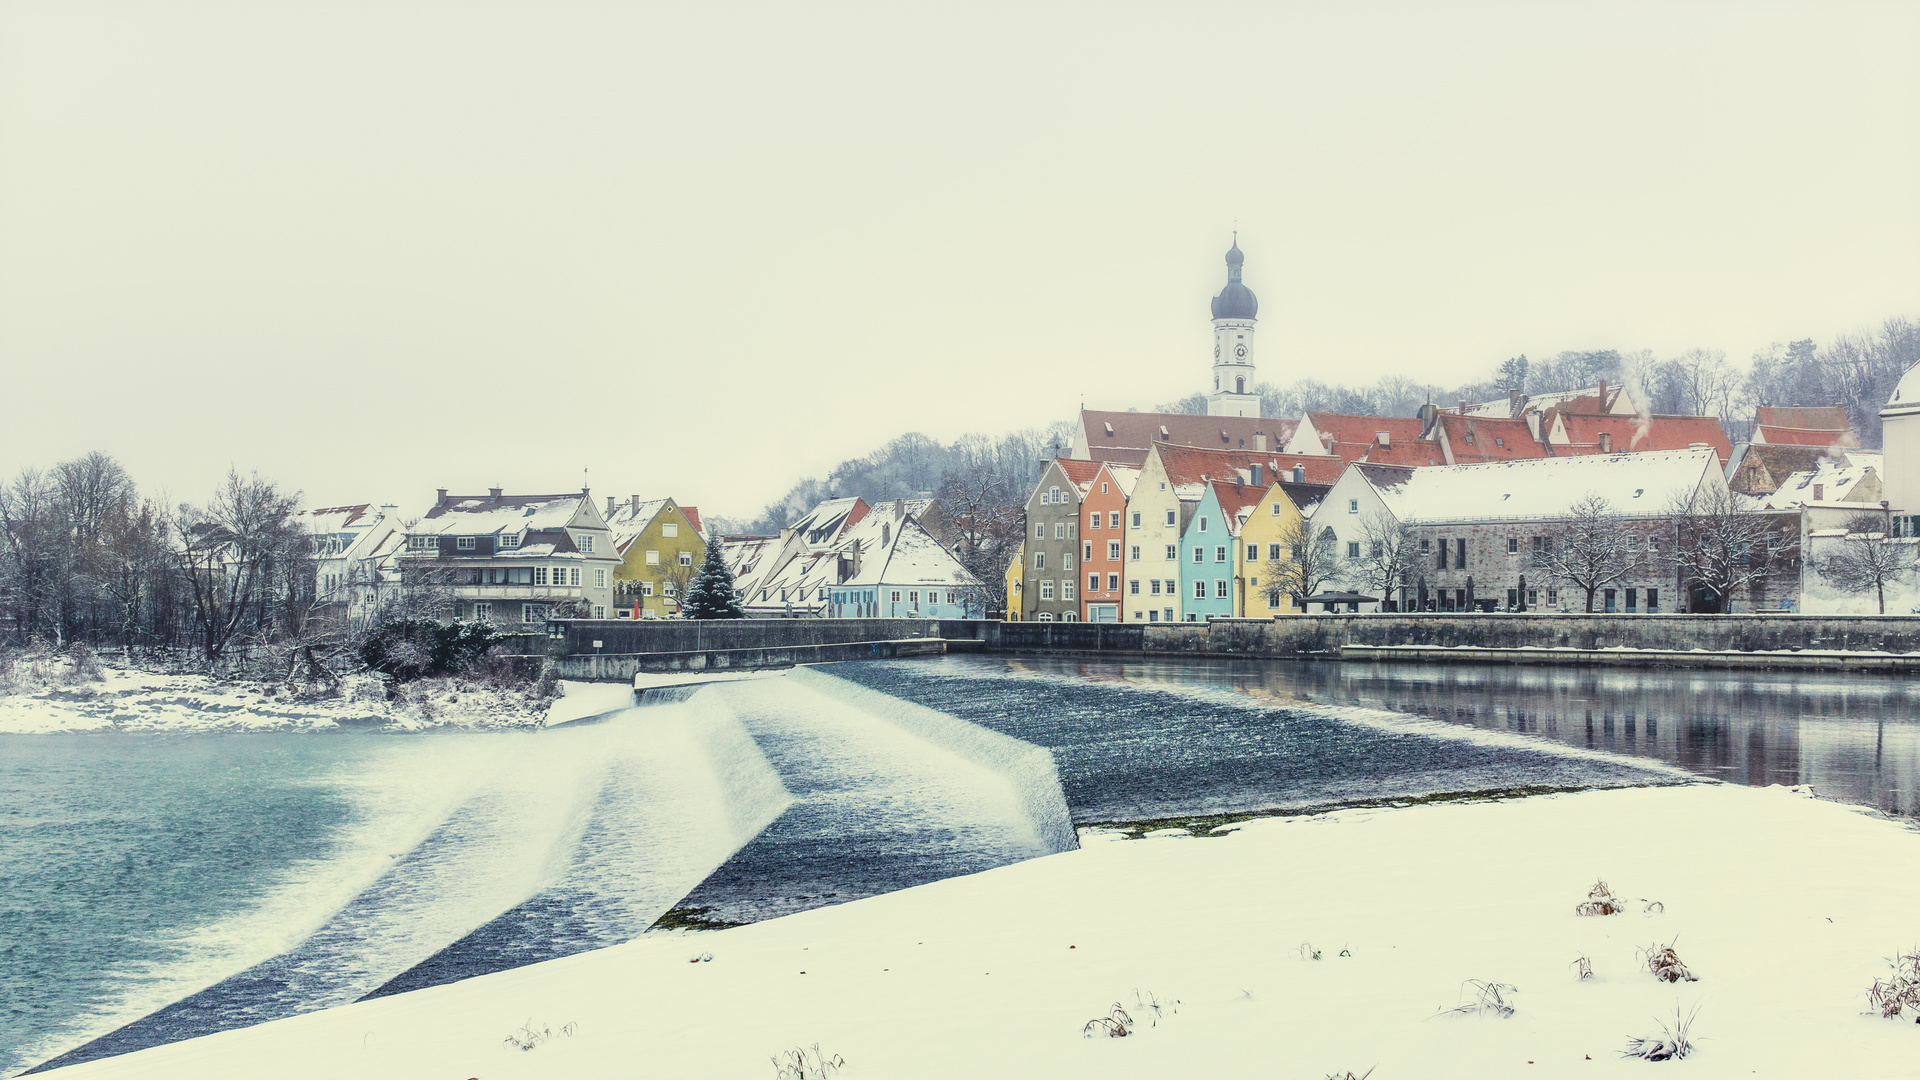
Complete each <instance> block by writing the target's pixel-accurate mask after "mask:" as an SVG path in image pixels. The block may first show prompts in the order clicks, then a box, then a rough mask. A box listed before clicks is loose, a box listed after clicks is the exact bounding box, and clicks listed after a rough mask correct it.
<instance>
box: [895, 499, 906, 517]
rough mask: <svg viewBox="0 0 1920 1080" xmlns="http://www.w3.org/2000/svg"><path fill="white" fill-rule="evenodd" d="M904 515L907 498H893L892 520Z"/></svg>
mask: <svg viewBox="0 0 1920 1080" xmlns="http://www.w3.org/2000/svg"><path fill="white" fill-rule="evenodd" d="M906 516H907V500H905V499H895V500H893V520H895V521H899V520H900V519H901V518H903V517H906Z"/></svg>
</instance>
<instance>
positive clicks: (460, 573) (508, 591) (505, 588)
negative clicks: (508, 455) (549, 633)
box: [395, 488, 620, 623]
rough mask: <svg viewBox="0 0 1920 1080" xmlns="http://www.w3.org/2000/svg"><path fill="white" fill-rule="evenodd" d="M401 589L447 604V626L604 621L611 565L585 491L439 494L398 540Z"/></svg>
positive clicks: (609, 541) (609, 544)
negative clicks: (432, 592)
mask: <svg viewBox="0 0 1920 1080" xmlns="http://www.w3.org/2000/svg"><path fill="white" fill-rule="evenodd" d="M395 561H396V563H397V564H398V567H399V570H400V576H401V578H402V583H401V584H402V587H406V588H431V589H436V590H442V591H444V592H445V593H446V594H447V595H448V597H449V598H450V601H451V604H452V607H453V614H454V616H455V617H456V618H464V619H481V620H487V621H492V622H505V623H544V622H545V621H546V620H547V619H548V618H549V617H551V616H555V615H559V614H562V613H575V614H577V615H578V617H581V618H592V619H604V618H607V617H608V613H609V611H610V610H611V609H612V605H613V573H614V569H615V568H616V567H617V566H618V565H619V562H620V557H619V554H618V553H617V552H616V551H615V549H614V544H613V534H612V533H611V531H609V530H608V528H607V521H606V518H605V516H603V515H602V514H601V513H600V511H599V509H598V508H597V507H596V506H595V505H594V503H593V498H592V495H591V493H589V492H587V491H584V490H583V491H581V492H580V493H578V494H569V495H507V494H504V493H503V492H502V491H501V489H499V488H492V489H490V490H489V492H488V494H486V495H484V496H480V495H451V496H450V495H448V494H447V490H446V489H445V488H441V489H440V492H439V496H438V499H437V500H436V501H435V503H434V505H433V508H432V509H430V510H428V511H427V513H426V514H425V515H424V516H423V517H421V519H420V520H419V521H418V522H416V523H414V525H412V526H411V527H410V528H408V529H407V532H406V546H405V547H404V548H403V549H402V550H400V551H399V552H398V553H397V556H396V560H395Z"/></svg>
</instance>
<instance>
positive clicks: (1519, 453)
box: [1367, 413, 1548, 465]
mask: <svg viewBox="0 0 1920 1080" xmlns="http://www.w3.org/2000/svg"><path fill="white" fill-rule="evenodd" d="M1437 420H1438V423H1437V427H1438V430H1440V431H1444V432H1446V438H1447V448H1448V449H1449V450H1451V451H1452V452H1453V463H1454V464H1455V465H1471V464H1474V463H1475V462H1481V461H1521V460H1525V459H1528V458H1543V457H1546V456H1548V454H1547V448H1546V447H1545V446H1544V445H1542V444H1541V443H1540V442H1539V441H1538V440H1536V439H1535V438H1534V437H1533V429H1532V428H1531V427H1530V426H1528V424H1527V422H1526V421H1525V420H1520V419H1507V418H1502V417H1486V416H1461V415H1459V414H1457V413H1441V414H1440V415H1439V417H1438V418H1437ZM1367 460H1369V461H1372V460H1373V455H1371V454H1369V455H1367Z"/></svg>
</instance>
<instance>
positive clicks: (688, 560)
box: [680, 551, 693, 566]
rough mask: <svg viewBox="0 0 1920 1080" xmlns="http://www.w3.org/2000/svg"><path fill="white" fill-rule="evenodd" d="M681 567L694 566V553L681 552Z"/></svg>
mask: <svg viewBox="0 0 1920 1080" xmlns="http://www.w3.org/2000/svg"><path fill="white" fill-rule="evenodd" d="M680 565H681V566H692V565H693V552H691V551H683V552H681V553H680Z"/></svg>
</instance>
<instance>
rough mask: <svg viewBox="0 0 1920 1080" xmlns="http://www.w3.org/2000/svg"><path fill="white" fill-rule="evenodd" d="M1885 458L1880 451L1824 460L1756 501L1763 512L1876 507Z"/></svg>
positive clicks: (1862, 451) (1787, 479) (1846, 453)
mask: <svg viewBox="0 0 1920 1080" xmlns="http://www.w3.org/2000/svg"><path fill="white" fill-rule="evenodd" d="M1885 470H1886V458H1885V455H1883V454H1881V453H1880V452H1879V451H1874V450H1849V451H1847V452H1845V453H1843V454H1841V455H1840V456H1839V457H1838V458H1823V459H1822V460H1821V461H1820V463H1819V464H1818V465H1816V466H1815V467H1813V468H1812V469H1807V470H1804V471H1802V472H1796V473H1794V474H1793V475H1791V476H1789V477H1787V478H1786V480H1785V481H1784V482H1782V483H1781V485H1780V487H1779V488H1778V489H1777V490H1775V491H1774V493H1773V494H1771V495H1767V496H1762V497H1761V498H1759V499H1758V500H1757V504H1758V506H1759V508H1760V509H1763V510H1792V509H1795V508H1798V507H1803V506H1813V507H1822V506H1835V507H1838V508H1841V509H1852V510H1859V509H1864V508H1866V507H1869V506H1877V505H1878V504H1879V499H1880V485H1879V483H1878V482H1877V481H1878V478H1879V477H1880V476H1882V475H1884V474H1885Z"/></svg>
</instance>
